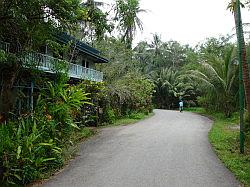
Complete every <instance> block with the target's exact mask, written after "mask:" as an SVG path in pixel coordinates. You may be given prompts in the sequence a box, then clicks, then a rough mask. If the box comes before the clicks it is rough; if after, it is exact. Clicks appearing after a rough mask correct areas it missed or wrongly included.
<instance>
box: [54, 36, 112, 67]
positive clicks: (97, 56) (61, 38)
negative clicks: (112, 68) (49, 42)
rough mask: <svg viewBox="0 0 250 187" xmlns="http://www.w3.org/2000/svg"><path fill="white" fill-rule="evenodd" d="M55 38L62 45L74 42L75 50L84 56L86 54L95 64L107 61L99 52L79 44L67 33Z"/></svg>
mask: <svg viewBox="0 0 250 187" xmlns="http://www.w3.org/2000/svg"><path fill="white" fill-rule="evenodd" d="M56 38H57V40H58V41H59V42H62V43H64V44H67V43H68V42H70V41H74V42H76V48H77V49H78V50H79V51H81V52H82V53H84V54H87V55H89V56H91V57H93V58H94V59H96V60H95V63H107V62H108V59H106V58H103V57H102V56H100V51H98V50H97V49H95V48H93V47H91V46H89V45H87V44H85V43H83V42H81V41H80V40H77V39H76V38H75V37H73V36H71V35H69V34H67V33H61V34H58V35H56Z"/></svg>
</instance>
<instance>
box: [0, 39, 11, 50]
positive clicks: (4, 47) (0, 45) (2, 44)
mask: <svg viewBox="0 0 250 187" xmlns="http://www.w3.org/2000/svg"><path fill="white" fill-rule="evenodd" d="M0 49H2V50H4V51H5V52H9V50H10V44H9V43H7V42H2V41H0Z"/></svg>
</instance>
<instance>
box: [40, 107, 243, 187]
mask: <svg viewBox="0 0 250 187" xmlns="http://www.w3.org/2000/svg"><path fill="white" fill-rule="evenodd" d="M154 112H155V115H154V116H153V117H151V118H149V119H147V120H144V121H141V122H139V123H136V124H134V125H129V126H121V127H113V128H105V129H103V130H101V133H100V134H98V135H97V136H95V137H93V138H91V139H90V140H88V141H86V142H84V143H83V144H82V145H81V146H80V152H79V156H77V157H76V159H74V160H73V161H72V162H71V163H70V165H69V166H68V167H67V168H66V169H65V170H64V171H63V172H61V173H60V174H58V175H57V176H55V177H54V178H52V179H51V180H49V181H48V182H46V183H45V184H44V185H43V186H44V187H59V186H60V187H196V186H197V187H231V186H232V187H234V186H235V187H238V186H239V185H240V184H239V182H238V181H237V180H236V179H235V177H234V176H233V175H232V174H231V172H229V170H227V169H226V168H225V167H224V166H223V164H222V163H221V162H220V161H219V159H218V158H217V157H216V155H215V153H214V152H213V150H212V148H211V145H210V144H209V142H208V138H207V134H208V131H209V129H210V128H211V125H212V121H211V120H209V119H208V118H206V117H202V116H199V115H197V114H193V113H189V112H183V113H180V112H178V111H166V110H155V111H154Z"/></svg>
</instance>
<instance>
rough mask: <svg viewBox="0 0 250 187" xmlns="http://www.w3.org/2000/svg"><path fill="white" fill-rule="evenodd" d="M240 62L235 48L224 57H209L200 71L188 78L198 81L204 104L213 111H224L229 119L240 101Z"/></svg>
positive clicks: (229, 50)
mask: <svg viewBox="0 0 250 187" xmlns="http://www.w3.org/2000/svg"><path fill="white" fill-rule="evenodd" d="M237 71H238V62H237V61H236V59H235V49H234V47H229V48H227V49H226V52H225V55H224V56H223V57H218V56H209V57H207V61H206V62H202V63H200V68H199V70H191V71H188V72H187V75H186V76H187V77H190V78H191V79H193V80H195V81H197V82H198V83H199V85H200V89H201V90H203V93H204V94H205V97H204V98H205V99H203V100H204V101H203V104H205V105H206V106H205V107H207V108H209V109H213V110H223V111H224V114H225V116H227V117H229V116H230V115H231V113H232V112H233V111H234V109H235V105H236V104H237V102H236V101H237V100H238V73H237Z"/></svg>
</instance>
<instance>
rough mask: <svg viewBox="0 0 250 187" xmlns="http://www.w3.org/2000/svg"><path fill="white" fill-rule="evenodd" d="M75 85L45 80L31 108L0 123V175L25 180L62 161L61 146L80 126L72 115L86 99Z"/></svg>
mask: <svg viewBox="0 0 250 187" xmlns="http://www.w3.org/2000/svg"><path fill="white" fill-rule="evenodd" d="M87 95H88V94H86V93H85V91H84V90H83V89H80V88H79V86H69V85H65V84H60V83H58V84H52V83H50V82H49V83H48V84H47V88H46V89H44V90H43V91H42V94H41V95H40V97H39V99H38V100H37V104H36V107H35V111H34V112H33V113H32V114H29V115H24V116H21V117H20V118H19V119H17V120H15V121H8V122H7V123H6V124H1V125H0V138H1V147H0V160H1V161H0V168H1V169H0V171H2V172H1V173H0V178H1V180H3V181H7V183H10V184H11V183H17V184H27V183H29V182H31V181H34V180H36V179H38V178H41V177H42V176H43V174H44V173H49V172H50V171H53V170H55V169H58V168H60V167H61V166H62V165H63V162H64V158H63V154H62V150H63V149H64V148H65V147H67V146H69V145H70V144H72V142H71V139H70V138H69V137H70V135H71V134H72V133H74V132H75V131H76V130H79V129H80V128H79V127H78V126H77V125H76V121H75V116H76V115H77V113H79V112H80V109H81V107H82V106H84V105H86V104H91V103H89V102H88V100H89V98H88V97H87Z"/></svg>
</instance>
